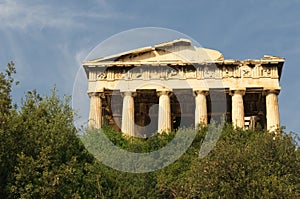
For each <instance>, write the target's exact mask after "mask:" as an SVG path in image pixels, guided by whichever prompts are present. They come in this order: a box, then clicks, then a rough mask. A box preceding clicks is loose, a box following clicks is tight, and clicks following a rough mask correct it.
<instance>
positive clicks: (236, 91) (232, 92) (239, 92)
mask: <svg viewBox="0 0 300 199" xmlns="http://www.w3.org/2000/svg"><path fill="white" fill-rule="evenodd" d="M245 93H246V89H245V88H240V89H230V90H229V95H231V96H233V95H242V96H243V95H245Z"/></svg>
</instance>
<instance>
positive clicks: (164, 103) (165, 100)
mask: <svg viewBox="0 0 300 199" xmlns="http://www.w3.org/2000/svg"><path fill="white" fill-rule="evenodd" d="M158 96H159V108H158V132H159V133H162V132H166V133H168V132H170V131H171V130H172V129H171V128H172V127H171V104H170V97H169V91H159V92H158Z"/></svg>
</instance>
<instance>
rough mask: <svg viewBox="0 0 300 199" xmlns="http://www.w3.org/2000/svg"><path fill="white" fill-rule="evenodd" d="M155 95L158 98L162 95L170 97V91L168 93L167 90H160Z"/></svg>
mask: <svg viewBox="0 0 300 199" xmlns="http://www.w3.org/2000/svg"><path fill="white" fill-rule="evenodd" d="M156 93H157V96H158V97H160V96H162V95H167V96H170V95H172V91H168V90H160V91H156Z"/></svg>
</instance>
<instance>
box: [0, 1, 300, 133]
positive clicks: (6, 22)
mask: <svg viewBox="0 0 300 199" xmlns="http://www.w3.org/2000/svg"><path fill="white" fill-rule="evenodd" d="M299 8H300V1H297V0H293V1H292V0H290V1H289V0H286V1H282V0H273V1H266V0H257V1H255V0H248V1H241V0H235V1H233V0H227V1H220V0H219V1H217V0H210V1H201V0H197V1H196V0H189V1H187V0H186V1H183V0H181V1H180V0H164V1H162V0H160V1H158V0H152V1H138V0H128V1H124V0H113V1H108V0H94V1H92V0H90V1H89V0H87V1H79V0H73V1H58V0H52V1H38V0H26V1H24V0H0V66H1V70H3V69H4V68H5V66H6V63H7V62H8V61H10V60H13V61H14V62H15V63H16V68H17V75H16V79H18V80H19V81H20V82H21V84H20V85H19V86H17V87H16V88H15V91H14V93H13V96H14V99H15V100H16V101H18V100H19V98H20V97H21V96H23V95H24V93H25V92H26V91H28V90H32V89H37V90H38V92H39V93H42V94H47V93H49V90H50V89H51V88H53V86H54V85H55V84H56V85H57V88H58V90H59V92H60V93H61V94H67V95H71V94H72V88H73V83H74V80H75V76H76V73H77V71H78V68H79V67H80V63H81V61H82V60H83V59H84V58H85V57H86V56H87V54H88V53H89V52H90V51H91V50H92V49H93V48H94V47H95V46H96V45H97V44H98V43H100V42H102V41H103V40H105V39H107V38H108V37H110V36H112V35H114V34H117V33H119V32H122V31H125V30H128V29H132V28H141V27H163V28H170V29H174V30H176V31H179V32H182V33H184V34H186V35H189V36H190V37H192V38H193V39H195V40H196V41H197V42H199V43H200V44H201V45H202V46H203V47H207V48H213V49H218V50H219V51H221V52H222V53H223V55H224V56H225V58H233V59H258V58H261V57H262V56H263V55H264V54H267V55H278V56H281V57H285V58H286V63H285V65H284V69H283V74H282V78H281V87H282V91H281V93H280V96H279V103H280V104H279V105H280V114H281V124H282V125H285V126H286V127H287V131H294V132H299V131H300V119H299V118H300V111H299V110H300V92H298V86H299V85H300V66H299V65H300V64H299V61H298V58H299V57H300V20H299V19H300V14H299V13H300V12H299Z"/></svg>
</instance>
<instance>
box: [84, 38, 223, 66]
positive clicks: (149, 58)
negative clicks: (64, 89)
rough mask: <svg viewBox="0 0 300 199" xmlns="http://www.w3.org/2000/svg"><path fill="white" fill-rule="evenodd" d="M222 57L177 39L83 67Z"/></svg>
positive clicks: (185, 40)
mask: <svg viewBox="0 0 300 199" xmlns="http://www.w3.org/2000/svg"><path fill="white" fill-rule="evenodd" d="M222 60H224V57H223V55H222V54H221V53H220V52H219V51H217V50H212V49H207V48H202V47H197V46H193V45H192V42H191V41H190V40H187V39H177V40H174V41H171V42H165V43H161V44H157V45H155V46H153V47H152V46H148V47H143V48H138V49H134V50H130V51H126V52H122V53H119V54H115V55H111V56H107V57H102V58H98V59H94V60H90V61H88V62H85V63H83V65H89V64H92V65H107V64H109V63H110V64H114V63H140V64H147V63H152V64H153V63H156V62H157V63H167V64H176V63H200V62H209V61H222Z"/></svg>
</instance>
